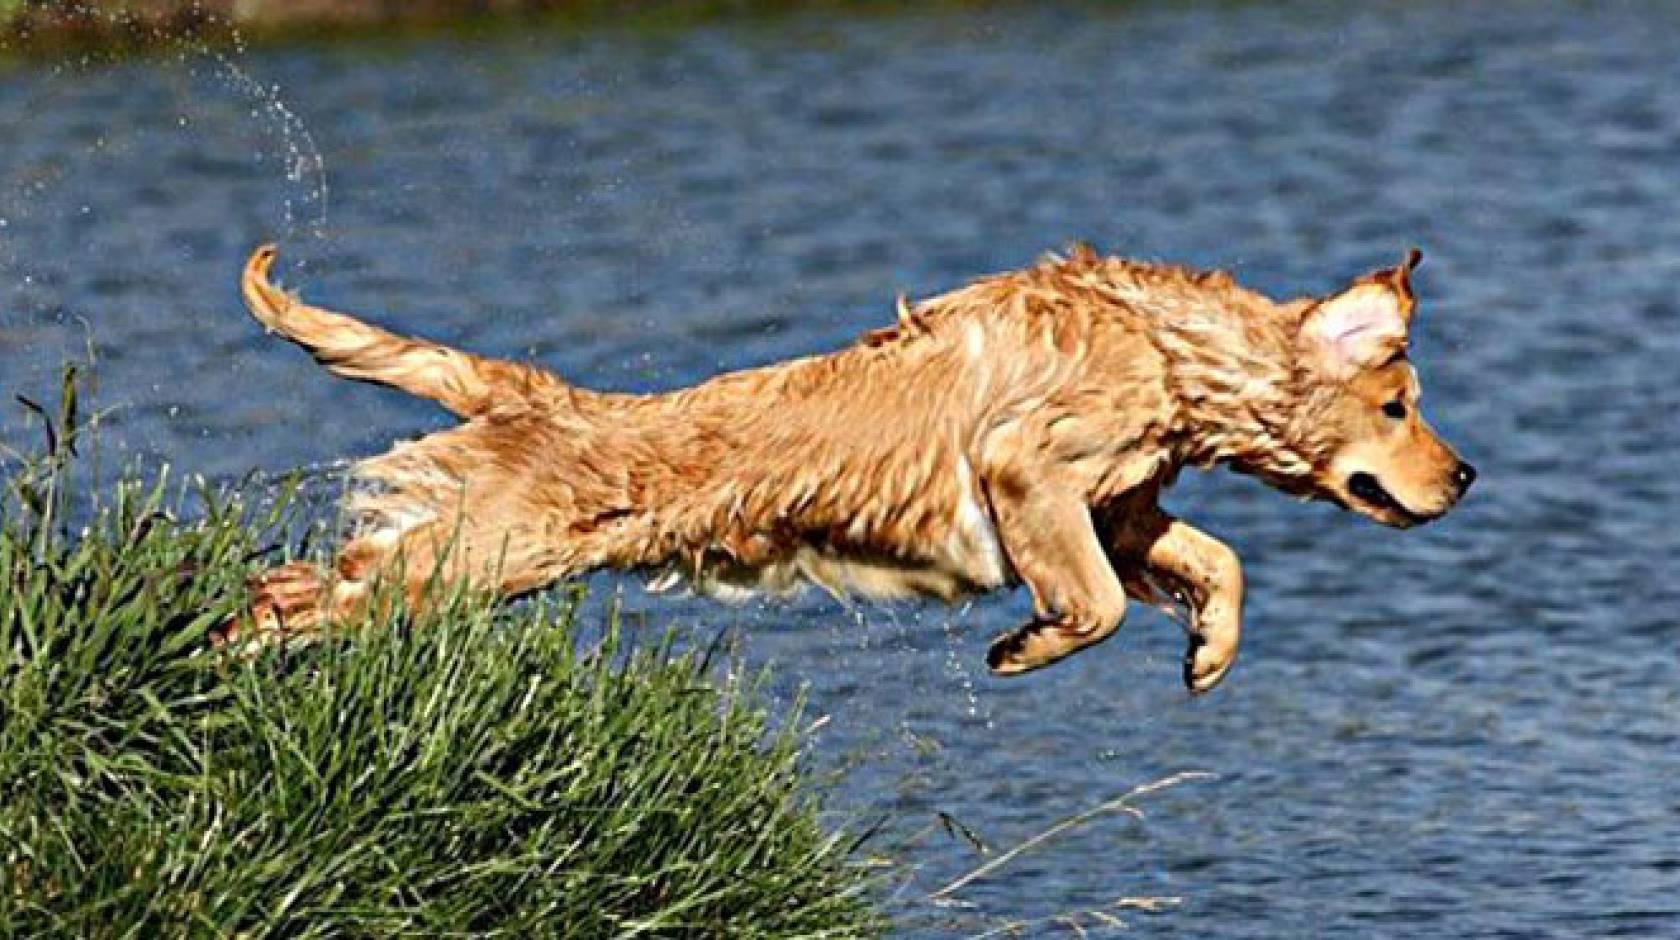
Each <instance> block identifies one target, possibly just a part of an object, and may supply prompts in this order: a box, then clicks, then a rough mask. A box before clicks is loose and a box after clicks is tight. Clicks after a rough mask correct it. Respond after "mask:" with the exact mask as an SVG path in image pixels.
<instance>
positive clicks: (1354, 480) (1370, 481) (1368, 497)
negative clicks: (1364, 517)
mask: <svg viewBox="0 0 1680 940" xmlns="http://www.w3.org/2000/svg"><path fill="white" fill-rule="evenodd" d="M1463 466H1465V467H1468V466H1469V465H1468V464H1465V465H1463ZM1475 475H1476V471H1475V470H1474V469H1471V470H1470V479H1472V480H1473V479H1475ZM1469 485H1470V484H1468V483H1464V484H1462V485H1461V486H1460V488H1459V492H1460V493H1462V492H1463V491H1464V489H1465V488H1466V487H1468V486H1469ZM1347 488H1348V492H1349V493H1350V494H1352V495H1353V498H1354V499H1357V500H1359V501H1360V502H1362V503H1365V504H1366V505H1368V506H1371V507H1374V508H1376V509H1381V510H1384V511H1385V512H1388V513H1391V514H1393V515H1394V516H1395V517H1396V518H1398V519H1399V520H1400V521H1401V523H1402V524H1404V525H1406V526H1407V527H1410V526H1414V525H1423V524H1424V523H1425V522H1428V521H1430V520H1431V519H1434V518H1436V516H1438V515H1440V514H1439V513H1436V514H1435V515H1429V516H1426V515H1423V514H1421V513H1416V512H1413V511H1411V510H1410V509H1408V508H1406V506H1405V504H1403V503H1401V502H1400V501H1399V500H1398V499H1395V498H1394V494H1393V493H1390V492H1389V491H1388V490H1387V489H1386V488H1385V487H1384V486H1383V485H1382V484H1381V483H1379V482H1377V478H1376V477H1374V476H1372V475H1371V474H1369V473H1366V472H1365V471H1363V470H1361V471H1359V472H1358V473H1355V474H1354V475H1353V476H1350V477H1348V484H1347Z"/></svg>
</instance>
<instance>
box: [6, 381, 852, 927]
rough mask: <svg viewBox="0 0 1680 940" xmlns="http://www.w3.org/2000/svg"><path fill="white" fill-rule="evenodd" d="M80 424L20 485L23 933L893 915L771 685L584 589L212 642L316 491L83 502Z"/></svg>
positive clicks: (776, 922) (16, 873)
mask: <svg viewBox="0 0 1680 940" xmlns="http://www.w3.org/2000/svg"><path fill="white" fill-rule="evenodd" d="M67 387H68V386H67ZM67 397H68V396H67ZM62 423H63V424H64V425H66V427H61V428H60V430H59V431H58V433H56V434H55V435H53V437H52V441H51V443H50V445H49V448H48V453H47V454H46V455H45V456H44V457H43V458H40V459H35V460H31V461H28V462H24V463H18V462H14V463H13V464H12V466H11V467H10V468H9V470H8V475H7V480H6V493H5V494H4V495H3V496H0V924H5V925H7V926H8V927H9V929H10V930H11V931H13V932H15V933H17V934H19V935H38V934H54V935H73V936H92V937H99V936H115V935H124V936H153V935H159V934H163V935H183V934H184V935H218V936H219V935H229V934H237V935H240V936H263V935H286V936H293V935H300V936H308V935H329V934H330V935H352V936H356V935H361V936H367V935H377V936H389V935H392V934H425V935H441V934H470V935H473V936H486V935H498V934H519V933H526V934H535V935H539V936H550V935H565V936H578V937H589V936H634V935H646V936H671V935H704V936H716V935H730V936H855V935H860V934H869V933H873V932H876V931H877V930H878V928H879V927H880V924H879V922H878V920H877V918H876V915H875V914H874V913H873V912H872V909H871V907H870V905H869V903H868V900H867V893H868V890H869V887H870V879H869V876H868V875H867V874H866V873H865V871H864V869H863V867H862V866H861V865H860V863H859V861H858V859H857V857H856V855H855V854H854V851H855V849H856V844H855V840H851V839H848V838H846V837H845V836H843V835H839V834H833V833H828V832H825V831H824V829H823V827H822V826H821V825H820V824H819V821H818V817H817V804H816V802H815V799H814V798H813V797H812V796H811V795H810V794H809V792H808V789H807V786H806V782H805V780H804V777H803V775H802V773H801V769H800V765H799V750H800V746H801V741H800V740H799V737H798V733H797V731H796V730H794V729H796V728H797V726H798V724H799V722H798V720H797V718H796V717H795V718H794V719H793V720H787V721H784V722H781V723H780V727H781V728H782V730H772V728H771V723H770V721H769V719H768V716H767V715H766V713H765V711H764V709H763V707H762V706H761V704H759V699H758V697H757V695H756V691H757V685H756V683H755V682H750V681H749V682H725V683H723V684H722V685H719V684H718V682H717V681H716V678H715V674H716V672H717V670H715V669H712V668H711V664H710V662H709V660H710V658H711V657H710V656H709V655H707V654H705V653H688V654H683V653H679V652H677V651H676V650H674V649H673V648H672V646H671V644H670V640H669V637H667V638H666V639H665V640H664V641H663V642H658V643H654V644H651V645H644V646H641V647H639V648H638V647H636V646H635V645H634V644H631V643H630V642H628V641H627V640H625V639H624V638H623V636H622V635H621V633H620V632H619V630H618V629H617V626H616V623H608V624H606V625H604V627H602V628H599V629H597V630H595V631H594V633H595V634H596V637H595V639H594V641H592V642H591V641H589V640H587V639H586V634H588V633H589V631H586V630H585V628H584V627H583V626H582V625H580V624H579V623H578V621H577V619H576V618H575V617H574V610H575V606H574V605H573V604H572V603H569V602H565V601H546V602H535V603H531V604H528V605H525V606H523V607H520V608H518V609H514V610H508V609H496V608H493V607H491V606H489V605H486V604H484V603H482V602H477V601H473V600H471V599H468V598H466V597H459V596H458V597H454V598H452V599H450V600H449V601H448V602H447V603H444V604H442V605H441V608H442V609H441V611H440V612H439V613H437V614H435V615H428V616H426V617H424V618H419V619H413V620H405V619H404V618H402V617H400V616H396V617H393V618H392V619H391V621H389V622H385V623H369V624H363V625H361V626H360V627H359V628H353V629H347V630H344V631H342V632H340V633H339V634H336V635H335V637H334V638H333V639H331V640H328V641H326V642H322V643H319V644H316V645H314V646H311V647H308V648H306V649H303V650H278V649H275V650H268V651H265V652H262V653H260V654H258V655H256V656H233V655H227V654H223V653H220V652H211V651H209V650H207V649H206V646H205V643H204V636H205V632H206V630H207V629H208V628H209V627H210V626H211V625H212V624H213V623H214V622H216V621H217V620H218V619H219V618H221V617H223V616H225V615H226V614H228V613H229V612H230V611H231V610H233V609H234V606H235V605H236V604H237V603H238V602H239V600H240V597H241V595H242V591H243V588H242V583H243V580H244V578H245V577H246V575H247V574H249V572H250V571H251V569H252V567H253V565H254V564H255V560H256V559H257V558H259V557H260V556H261V555H262V554H263V553H264V548H265V546H266V545H267V543H268V542H269V541H271V540H272V539H274V538H276V534H277V533H279V532H281V531H283V529H284V528H285V525H286V521H287V514H288V512H290V510H288V509H287V500H286V499H284V498H282V499H280V500H278V501H277V502H276V503H275V504H274V505H270V506H268V507H266V508H263V509H261V510H258V509H254V508H252V507H251V506H250V505H249V504H248V503H246V502H244V501H241V500H239V499H236V498H230V497H226V496H216V495H214V494H212V493H205V492H202V491H201V492H199V493H198V494H197V495H196V496H194V497H193V498H192V506H193V510H194V511H193V512H192V514H191V518H185V517H184V516H183V515H182V514H180V513H179V512H178V510H179V508H180V507H181V505H182V503H183V499H182V498H181V497H176V498H175V499H174V500H171V499H170V498H169V497H168V492H169V491H167V490H166V488H165V486H164V484H163V483H161V482H158V483H152V484H143V483H141V482H139V481H138V480H137V479H135V478H133V477H130V478H129V479H127V480H126V481H125V482H123V483H121V484H120V485H118V486H116V487H115V489H114V490H113V491H110V494H109V495H108V497H107V498H106V499H105V500H104V501H103V503H102V504H101V505H98V506H93V505H91V504H83V503H79V502H78V501H77V500H76V499H74V498H72V495H71V487H70V481H71V479H72V478H73V474H72V472H71V471H72V470H73V468H74V464H75V459H74V456H73V450H74V446H75V437H74V434H73V432H71V431H70V430H69V429H68V425H70V424H72V423H73V418H71V417H68V416H66V417H64V420H63V422H62ZM71 519H76V520H77V529H76V530H75V531H72V528H71V525H70V522H69V520H71Z"/></svg>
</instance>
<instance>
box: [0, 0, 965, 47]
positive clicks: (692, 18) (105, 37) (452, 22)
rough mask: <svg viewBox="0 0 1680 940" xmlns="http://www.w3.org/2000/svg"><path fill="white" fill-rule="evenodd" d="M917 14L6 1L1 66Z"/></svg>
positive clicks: (694, 7)
mask: <svg viewBox="0 0 1680 940" xmlns="http://www.w3.org/2000/svg"><path fill="white" fill-rule="evenodd" d="M936 2H937V3H939V4H941V5H945V6H977V5H980V4H981V3H982V2H984V0H936ZM914 7H915V5H911V4H904V3H902V2H893V0H0V58H6V57H11V58H25V59H31V58H50V57H53V56H57V55H62V54H67V53H81V54H90V53H98V54H101V55H123V54H130V53H142V52H146V51H148V50H152V49H158V48H164V47H167V46H169V45H171V44H174V43H179V42H182V41H190V42H202V43H206V44H211V45H230V44H239V45H246V44H266V43H273V42H284V41H294V40H311V39H317V40H318V39H329V38H352V37H357V36H380V37H388V36H408V35H425V34H429V33H435V32H441V31H446V30H452V31H454V30H469V31H470V30H474V29H495V28H502V27H508V26H518V25H520V24H532V23H536V24H544V25H575V26H585V25H597V24H625V23H628V24H643V25H681V24H685V23H696V22H703V21H706V20H711V19H717V18H721V17H727V16H732V15H745V14H755V15H769V14H775V13H786V12H793V11H797V10H810V9H844V10H854V11H855V10H868V9H878V10H879V9H911V8H914Z"/></svg>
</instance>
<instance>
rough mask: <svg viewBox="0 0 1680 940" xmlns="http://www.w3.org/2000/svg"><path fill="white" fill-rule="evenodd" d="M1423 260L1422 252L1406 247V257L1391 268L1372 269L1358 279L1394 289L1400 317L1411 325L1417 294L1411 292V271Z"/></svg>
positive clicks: (1415, 308)
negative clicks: (1372, 270)
mask: <svg viewBox="0 0 1680 940" xmlns="http://www.w3.org/2000/svg"><path fill="white" fill-rule="evenodd" d="M1422 262H1423V252H1421V251H1419V250H1417V249H1416V248H1408V249H1406V257H1405V259H1404V260H1402V261H1401V262H1400V263H1399V264H1397V265H1395V266H1394V267H1392V268H1383V269H1382V270H1381V271H1374V272H1372V273H1370V274H1367V275H1365V276H1364V277H1362V278H1360V279H1359V282H1360V283H1364V284H1386V285H1388V287H1389V289H1390V290H1392V291H1394V296H1396V297H1398V298H1399V299H1400V318H1401V319H1403V320H1405V321H1406V325H1407V326H1411V323H1412V313H1413V312H1414V311H1416V310H1417V295H1415V294H1413V293H1412V272H1413V271H1416V270H1417V266H1418V265H1419V264H1421V263H1422Z"/></svg>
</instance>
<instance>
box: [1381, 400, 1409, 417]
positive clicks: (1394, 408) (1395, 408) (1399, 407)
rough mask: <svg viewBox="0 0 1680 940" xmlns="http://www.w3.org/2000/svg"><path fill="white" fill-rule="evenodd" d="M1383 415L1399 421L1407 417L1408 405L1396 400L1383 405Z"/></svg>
mask: <svg viewBox="0 0 1680 940" xmlns="http://www.w3.org/2000/svg"><path fill="white" fill-rule="evenodd" d="M1383 414H1385V415H1388V416H1389V417H1390V418H1393V419H1394V420H1396V421H1399V420H1401V419H1402V418H1404V417H1406V403H1405V402H1403V401H1401V400H1400V399H1398V398H1396V399H1394V400H1393V401H1391V402H1389V403H1388V404H1386V405H1383Z"/></svg>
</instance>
